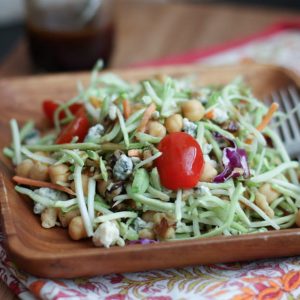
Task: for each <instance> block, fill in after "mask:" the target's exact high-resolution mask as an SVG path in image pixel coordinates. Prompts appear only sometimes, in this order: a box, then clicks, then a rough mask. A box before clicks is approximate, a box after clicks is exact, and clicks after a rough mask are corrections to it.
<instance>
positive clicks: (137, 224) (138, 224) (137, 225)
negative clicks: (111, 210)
mask: <svg viewBox="0 0 300 300" xmlns="http://www.w3.org/2000/svg"><path fill="white" fill-rule="evenodd" d="M152 227H153V223H152V222H146V221H144V220H143V219H141V218H136V219H135V221H134V230H135V231H140V230H141V229H145V228H152Z"/></svg>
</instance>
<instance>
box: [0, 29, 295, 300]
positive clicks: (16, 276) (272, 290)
mask: <svg viewBox="0 0 300 300" xmlns="http://www.w3.org/2000/svg"><path fill="white" fill-rule="evenodd" d="M276 28H277V29H276ZM248 60H254V61H257V62H264V63H275V64H279V65H283V66H286V67H289V68H291V69H294V70H295V71H297V72H299V74H300V64H299V61H300V26H299V25H297V26H282V24H281V25H280V26H278V25H276V26H275V27H274V28H273V29H272V30H268V31H267V33H264V34H259V35H258V36H257V37H254V38H251V39H247V40H246V41H244V42H239V43H233V44H232V45H231V46H230V45H229V46H228V45H227V46H226V47H224V46H221V47H219V48H218V49H216V48H214V49H212V51H207V50H205V51H203V50H200V51H199V52H198V54H197V52H193V53H190V54H184V55H182V56H178V57H173V58H171V59H165V60H160V61H156V62H151V63H146V64H144V65H149V64H152V65H162V64H170V63H172V64H174V63H175V64H180V63H194V62H197V63H202V64H209V65H218V64H224V62H226V63H236V62H240V61H248ZM3 240H4V236H3V235H2V234H0V278H1V279H2V280H3V281H4V282H5V283H6V284H7V285H8V287H9V288H10V289H11V290H12V291H13V292H14V293H15V294H16V295H18V296H19V297H20V298H21V299H26V300H27V299H36V298H39V299H49V300H58V299H59V300H64V299H73V300H77V299H78V300H81V299H89V300H93V299H105V300H131V299H147V300H171V299H181V300H183V299H189V300H192V299H222V300H223V299H233V300H252V299H253V300H254V299H259V300H275V299H286V300H291V299H300V257H292V258H287V259H276V260H262V261H255V262H248V263H235V264H218V265H209V266H194V267H189V268H183V269H168V270H156V271H151V272H140V273H131V274H129V273H128V274H112V275H107V276H97V277H92V278H77V279H74V280H65V279H60V280H50V279H44V278H37V277H34V276H31V275H29V274H26V273H24V272H22V271H21V270H19V269H18V268H17V266H15V265H14V263H12V262H11V261H10V260H8V259H7V256H6V252H5V250H4V248H3Z"/></svg>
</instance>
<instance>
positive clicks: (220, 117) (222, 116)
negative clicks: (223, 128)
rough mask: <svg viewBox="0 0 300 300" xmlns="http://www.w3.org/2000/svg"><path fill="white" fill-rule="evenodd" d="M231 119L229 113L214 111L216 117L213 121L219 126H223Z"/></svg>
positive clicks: (221, 110)
mask: <svg viewBox="0 0 300 300" xmlns="http://www.w3.org/2000/svg"><path fill="white" fill-rule="evenodd" d="M228 119H229V116H228V113H227V111H226V110H223V109H220V108H215V109H214V117H213V121H215V122H216V123H218V124H222V123H224V122H226V121H227V120H228Z"/></svg>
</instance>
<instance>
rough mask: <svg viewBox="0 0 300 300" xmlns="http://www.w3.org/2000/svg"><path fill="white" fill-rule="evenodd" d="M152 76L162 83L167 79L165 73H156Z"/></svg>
mask: <svg viewBox="0 0 300 300" xmlns="http://www.w3.org/2000/svg"><path fill="white" fill-rule="evenodd" d="M154 78H155V79H157V80H158V81H160V82H161V83H164V82H165V81H166V80H167V78H168V76H167V75H166V74H162V73H158V74H156V75H155V76H154Z"/></svg>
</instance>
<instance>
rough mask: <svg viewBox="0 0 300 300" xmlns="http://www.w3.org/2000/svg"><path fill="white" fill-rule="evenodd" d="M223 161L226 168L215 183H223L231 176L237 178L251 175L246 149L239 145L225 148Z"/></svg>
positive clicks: (216, 178)
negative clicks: (238, 146)
mask: <svg viewBox="0 0 300 300" xmlns="http://www.w3.org/2000/svg"><path fill="white" fill-rule="evenodd" d="M222 162H223V166H224V170H223V172H222V173H220V174H219V175H217V176H216V177H215V179H214V182H215V183H222V182H225V181H227V180H228V179H230V178H237V177H240V176H244V178H247V177H249V176H250V170H249V166H248V159H247V153H246V151H245V150H244V149H240V148H237V147H234V148H233V147H227V148H224V149H223V158H222Z"/></svg>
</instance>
